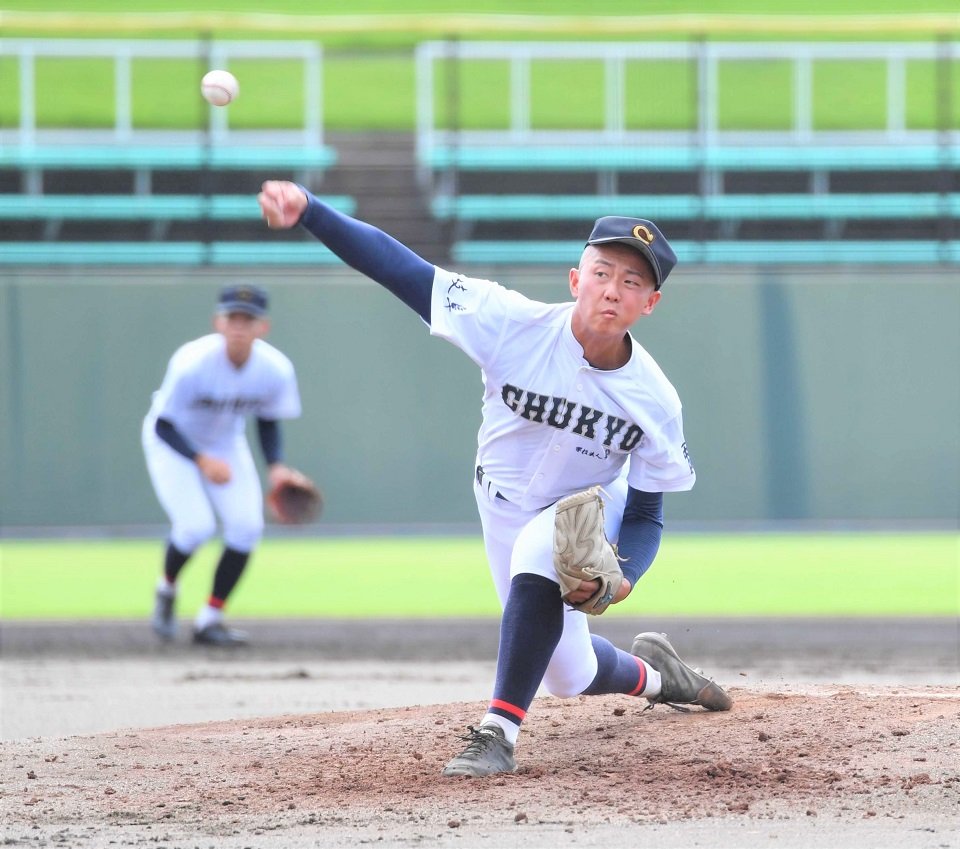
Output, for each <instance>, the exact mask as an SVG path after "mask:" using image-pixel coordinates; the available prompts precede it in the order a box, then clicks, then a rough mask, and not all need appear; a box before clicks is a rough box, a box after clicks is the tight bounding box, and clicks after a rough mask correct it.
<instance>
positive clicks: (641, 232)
mask: <svg viewBox="0 0 960 849" xmlns="http://www.w3.org/2000/svg"><path fill="white" fill-rule="evenodd" d="M633 238H634V239H639V240H640V241H641V242H643V243H644V244H645V245H649V244H650V243H651V242H652V241H653V240H654V239H655V238H656V236H654V235H653V233H651V232H650V231H649V230H648V229H647V228H646V227H644V226H643V225H642V224H638V225H637V226H636V227H634V228H633Z"/></svg>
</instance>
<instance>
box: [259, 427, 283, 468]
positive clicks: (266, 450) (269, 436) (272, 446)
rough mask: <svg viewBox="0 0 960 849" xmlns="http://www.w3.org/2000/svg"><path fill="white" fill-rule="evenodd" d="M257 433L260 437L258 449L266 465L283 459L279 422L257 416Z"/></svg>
mask: <svg viewBox="0 0 960 849" xmlns="http://www.w3.org/2000/svg"><path fill="white" fill-rule="evenodd" d="M257 435H258V436H259V437H260V449H261V450H262V451H263V459H264V460H266V461H267V465H268V466H272V465H273V464H274V463H279V462H280V461H281V460H283V437H282V434H281V433H280V422H278V421H277V420H276V419H261V418H259V417H258V418H257Z"/></svg>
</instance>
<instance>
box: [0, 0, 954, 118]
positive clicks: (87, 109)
mask: <svg viewBox="0 0 960 849" xmlns="http://www.w3.org/2000/svg"><path fill="white" fill-rule="evenodd" d="M4 6H5V9H6V10H7V11H11V12H16V11H18V10H19V11H30V12H39V13H42V12H48V13H50V12H56V11H61V12H67V11H70V12H79V11H87V12H93V13H98V14H110V13H120V12H128V11H130V8H129V5H128V4H124V3H119V2H112V0H99V2H98V0H88V2H84V3H82V4H65V3H64V2H62V1H61V2H53V0H47V2H45V1H44V0H36V2H34V0H31V1H30V2H8V3H5V4H4ZM228 8H229V10H230V11H232V12H236V13H238V14H239V13H245V12H247V13H250V12H265V11H266V12H270V13H273V14H288V15H296V14H300V13H301V11H302V10H301V7H300V5H299V4H298V3H296V2H274V3H271V4H269V7H268V8H267V9H264V8H263V4H257V3H252V2H239V3H235V4H217V3H207V4H204V5H203V6H201V7H199V8H198V7H197V6H196V4H192V3H188V2H170V3H147V4H138V5H137V7H136V11H137V12H138V13H146V12H174V13H175V12H196V13H203V12H210V13H218V12H223V11H225V10H227V9H228ZM349 11H350V13H351V14H352V15H355V16H357V19H358V20H359V21H360V22H361V23H360V24H358V25H356V27H355V29H354V30H352V31H348V32H327V33H303V32H289V33H283V32H276V31H267V32H258V31H256V30H251V31H240V30H232V31H231V30H224V31H220V30H218V31H216V32H215V33H209V32H200V31H190V30H189V29H187V30H184V31H163V30H161V31H159V32H152V31H151V32H145V33H138V32H136V31H132V32H131V31H126V30H121V31H117V32H113V33H99V32H89V31H87V30H83V31H80V32H74V31H70V30H69V29H66V30H63V31H58V30H53V31H50V32H47V31H30V30H29V29H27V30H23V31H19V30H17V29H13V30H11V29H10V26H9V24H8V25H7V27H6V30H5V33H4V34H6V35H13V36H26V35H44V36H50V35H58V36H62V35H84V36H90V35H106V34H112V35H113V36H120V37H139V36H150V37H175V38H202V37H204V36H208V35H214V36H215V38H217V39H238V38H244V39H250V38H263V37H266V38H291V37H303V38H312V39H315V40H317V41H320V42H321V43H322V44H323V45H324V49H325V51H326V55H325V57H324V65H323V67H324V80H323V99H324V107H323V111H324V124H325V126H326V127H327V128H329V129H332V130H402V131H409V130H412V129H413V128H414V126H415V120H416V116H415V97H414V68H413V61H412V54H411V47H412V45H413V44H415V43H416V42H417V41H421V40H424V39H427V38H438V37H440V35H441V34H438V33H437V32H434V31H425V32H417V30H416V23H415V22H414V23H411V24H410V29H409V30H406V31H392V32H386V31H384V30H382V29H379V28H378V26H377V20H378V18H382V16H383V15H395V14H398V13H403V14H408V15H411V16H415V15H417V14H422V13H431V14H450V15H457V14H461V15H462V14H467V13H472V12H475V11H476V10H475V8H471V7H470V6H469V4H466V3H462V2H453V0H422V2H417V3H405V4H403V5H402V6H400V7H398V6H397V4H392V3H389V2H386V0H365V2H357V3H352V4H350V9H349ZM483 11H484V12H485V13H487V14H492V13H510V14H515V15H521V14H526V15H538V14H543V13H549V15H553V16H556V15H573V16H577V15H580V16H582V15H588V16H597V15H600V16H602V15H618V16H622V15H624V9H623V7H622V6H620V5H615V4H588V3H585V2H580V0H567V2H556V3H550V4H549V5H548V4H545V3H540V2H534V0H527V2H522V3H521V2H501V0H498V2H490V3H486V4H484V8H483ZM704 11H709V12H710V14H712V15H717V14H723V13H729V14H757V13H768V12H769V4H763V3H760V2H754V0H725V2H714V3H712V4H710V7H709V10H704V8H703V4H702V3H694V2H689V0H672V2H660V3H648V4H645V5H644V13H645V14H647V15H656V14H661V15H663V14H690V15H697V14H698V13H702V12H704ZM902 11H903V8H902V5H901V4H897V3H893V2H886V0H847V2H844V3H828V2H811V3H799V2H796V3H782V4H778V6H777V12H778V13H779V14H781V15H782V14H787V13H793V14H804V15H813V16H817V15H826V14H834V15H836V14H855V13H880V14H882V13H888V14H889V13H898V12H902ZM912 11H914V12H932V13H938V12H939V13H943V12H955V11H956V3H955V2H953V0H927V2H925V3H923V4H920V6H919V7H918V8H916V9H912ZM364 16H367V17H368V18H369V24H367V23H365V21H366V20H367V18H365V17H364ZM314 17H315V18H317V19H322V18H323V15H316V16H314ZM775 18H776V16H772V19H775ZM411 20H412V21H415V20H416V18H413V17H412V18H411ZM451 20H456V19H453V18H451ZM254 23H255V21H254ZM531 26H535V24H531ZM451 35H456V36H458V37H461V38H471V39H478V38H487V39H489V38H497V39H503V38H525V39H535V40H543V39H554V40H563V39H571V38H572V39H576V40H583V37H582V36H580V35H578V34H577V33H575V32H574V33H564V32H551V31H542V32H536V31H535V30H534V31H531V32H526V33H508V32H503V31H499V32H484V31H482V30H478V31H472V30H471V31H468V32H451ZM616 37H617V36H616V35H613V36H610V35H604V34H590V36H589V39H590V40H600V39H603V38H616ZM697 37H699V34H698V33H696V32H693V31H691V32H688V33H676V32H673V33H669V32H668V33H660V34H658V33H655V32H654V33H642V34H639V35H638V34H631V35H629V36H628V37H627V40H633V41H637V40H651V39H653V40H656V39H658V38H672V39H694V38H697ZM713 37H715V38H724V39H730V38H738V37H751V38H769V37H775V38H779V39H789V40H797V39H809V38H817V39H830V38H839V37H842V38H843V39H845V40H856V39H861V38H863V39H867V38H872V39H876V38H881V37H882V38H883V39H887V40H891V39H898V38H926V39H928V40H929V39H932V38H933V35H932V34H930V33H927V34H926V35H924V34H923V33H917V32H912V31H910V30H909V29H908V28H906V27H904V29H903V32H900V33H898V32H889V31H887V32H883V33H879V34H878V33H871V32H870V30H869V29H868V28H866V27H865V28H864V30H863V31H862V32H856V31H855V32H843V33H841V34H837V35H834V36H831V35H830V34H829V33H813V34H811V33H805V32H803V31H798V32H789V31H788V32H779V33H776V34H774V35H772V36H771V35H770V34H763V33H759V34H757V33H751V34H749V35H748V36H746V35H743V34H741V35H738V34H737V33H736V32H735V31H734V32H722V33H719V34H717V35H714V36H713ZM15 61H16V60H15V59H14V58H13V57H7V58H3V57H0V126H11V125H15V124H16V123H18V122H19V120H20V108H19V95H18V87H17V86H18V83H17V73H16V68H15ZM230 67H231V70H233V71H234V72H235V73H236V74H237V76H238V78H239V79H240V80H241V96H240V98H239V99H238V101H237V102H236V103H235V104H233V105H232V106H231V107H230V122H231V126H233V127H236V128H242V129H251V128H264V127H267V128H286V127H297V126H300V124H301V114H302V101H303V93H302V91H303V90H302V81H301V74H300V70H299V67H298V65H297V63H295V62H285V61H267V60H260V61H258V60H254V59H248V60H242V61H240V60H238V61H235V62H231V63H230ZM203 70H205V68H203V67H199V63H195V62H187V61H173V60H166V61H165V60H142V59H135V60H134V61H133V122H134V125H135V126H137V127H144V128H165V129H166V128H199V127H202V126H204V123H205V121H206V107H205V104H204V103H203V102H202V101H201V99H200V97H199V94H198V90H197V88H198V85H197V84H198V80H199V78H200V76H201V75H202V72H203ZM602 75H603V65H602V63H601V62H599V61H579V62H575V61H569V62H563V63H557V62H548V61H542V62H534V63H533V65H532V69H531V91H532V103H533V114H532V116H531V122H532V126H533V127H534V128H535V129H548V128H569V129H595V128H598V127H600V126H602V122H603V114H602V111H603V98H602V96H601V94H600V93H601V92H602V86H601V80H602ZM508 77H509V71H508V67H507V64H506V63H505V62H476V63H462V66H461V70H460V75H459V78H458V80H457V89H458V96H457V97H456V98H451V97H450V96H449V94H448V91H447V90H446V88H445V86H444V85H443V84H440V85H438V87H437V91H436V98H435V100H436V111H437V121H438V125H440V126H449V125H452V124H456V125H458V126H463V127H468V128H472V127H490V128H498V127H505V126H506V125H507V122H508V119H509V107H508V101H507V94H508ZM694 77H695V69H694V68H693V66H692V65H690V64H688V63H684V62H633V63H630V67H629V70H628V80H627V97H628V100H629V103H630V107H629V109H628V114H627V128H628V129H679V130H687V129H690V128H692V127H693V126H694V120H695V110H694V103H695V98H694V97H693V95H692V91H693V85H694ZM760 77H762V79H763V80H764V84H763V85H761V86H758V85H757V84H756V81H757V79H758V78H760ZM444 79H446V78H445V77H444ZM442 82H443V80H441V83H442ZM720 84H721V95H720V100H719V104H718V108H719V116H718V117H719V124H720V126H721V128H722V129H728V130H733V129H741V130H750V129H788V128H789V127H790V123H791V111H790V109H791V106H790V105H791V103H792V77H791V66H790V65H789V63H787V62H776V61H771V62H764V63H759V64H758V63H756V62H747V63H736V62H730V63H728V64H726V65H725V68H724V72H723V74H722V75H721V80H720ZM943 84H944V82H943V81H938V79H937V73H936V69H935V67H934V66H933V63H931V62H922V61H916V62H909V63H908V65H907V73H906V85H907V104H908V105H907V114H906V116H905V120H906V125H907V127H908V128H911V129H935V128H937V127H938V126H940V125H941V124H942V123H943V122H944V120H946V123H948V124H949V125H950V126H951V127H954V128H956V127H960V98H955V99H954V109H953V114H951V115H950V116H948V117H947V118H946V119H944V117H943V116H942V115H938V110H937V106H936V102H935V95H934V93H935V91H936V90H937V87H938V86H942V85H943ZM951 84H952V86H953V90H954V91H956V90H960V63H957V62H954V63H953V68H952V71H951ZM36 88H37V92H38V107H37V115H36V120H37V124H38V126H41V127H62V126H76V127H109V126H112V125H113V121H114V112H113V97H112V91H113V69H112V64H111V63H110V61H109V60H106V59H62V58H50V59H41V60H38V64H37V79H36ZM47 92H49V93H50V94H49V96H48V95H46V93H47ZM571 92H575V93H576V98H575V105H574V103H572V102H571ZM592 92H596V93H597V94H596V96H594V95H592V94H591V93H592ZM637 92H642V93H643V96H642V97H640V96H639V95H637V96H634V95H633V93H637ZM885 97H886V73H885V68H884V67H883V64H882V63H879V62H877V63H859V64H857V65H856V66H850V65H849V64H848V63H837V62H827V61H823V62H817V63H816V64H815V68H814V102H813V121H814V126H815V127H817V128H818V129H823V130H843V129H875V128H878V127H882V126H883V125H884V122H885V120H886V112H885ZM453 100H456V102H457V104H458V105H457V107H456V114H455V115H454V114H451V111H450V108H449V107H450V103H451V102H452V101H453Z"/></svg>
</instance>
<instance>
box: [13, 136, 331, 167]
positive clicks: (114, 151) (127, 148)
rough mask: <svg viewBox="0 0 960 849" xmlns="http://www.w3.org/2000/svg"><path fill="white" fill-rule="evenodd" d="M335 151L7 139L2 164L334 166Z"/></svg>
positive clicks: (324, 147)
mask: <svg viewBox="0 0 960 849" xmlns="http://www.w3.org/2000/svg"><path fill="white" fill-rule="evenodd" d="M336 161H337V154H336V151H335V150H334V149H333V148H332V147H329V146H327V145H310V146H303V145H237V144H233V143H231V144H230V145H224V146H218V145H209V146H208V145H189V144H183V145H178V144H167V145H144V144H130V145H119V144H100V145H95V144H71V145H54V144H47V145H14V144H12V145H5V146H4V147H2V148H0V168H19V169H22V170H44V169H62V170H116V169H143V170H184V171H193V170H200V169H203V168H211V169H214V170H231V169H236V170H248V169H261V168H263V169H271V168H287V169H292V170H304V169H323V168H330V167H331V166H333V165H334V164H335V163H336Z"/></svg>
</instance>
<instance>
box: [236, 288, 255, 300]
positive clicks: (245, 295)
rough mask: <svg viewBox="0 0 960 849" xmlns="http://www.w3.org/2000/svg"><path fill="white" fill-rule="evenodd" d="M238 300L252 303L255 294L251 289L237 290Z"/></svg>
mask: <svg viewBox="0 0 960 849" xmlns="http://www.w3.org/2000/svg"><path fill="white" fill-rule="evenodd" d="M237 300H238V301H252V300H253V292H251V291H250V290H249V289H238V290H237Z"/></svg>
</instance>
